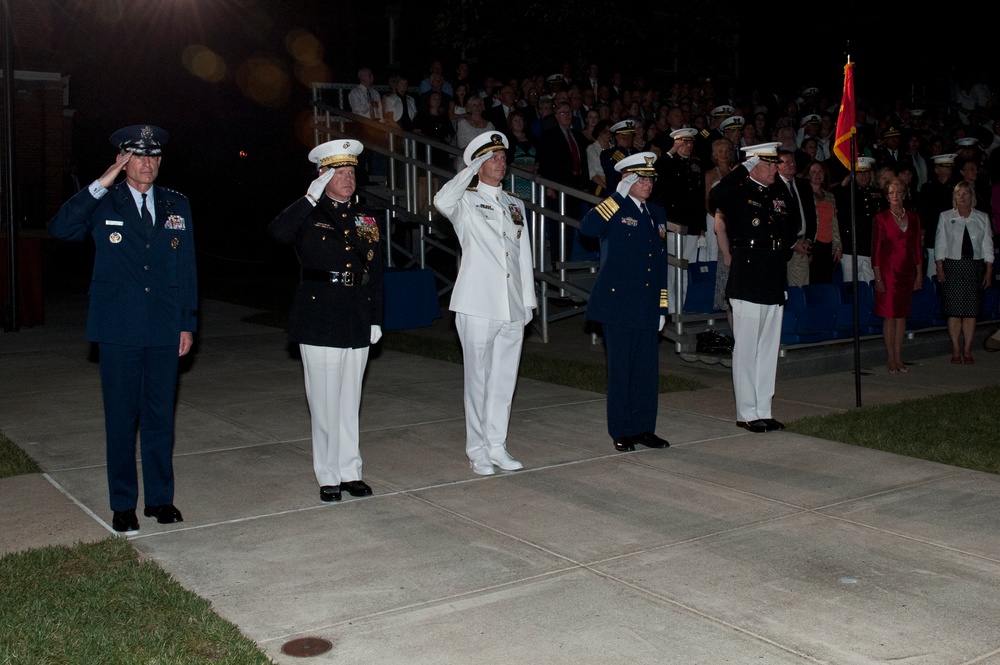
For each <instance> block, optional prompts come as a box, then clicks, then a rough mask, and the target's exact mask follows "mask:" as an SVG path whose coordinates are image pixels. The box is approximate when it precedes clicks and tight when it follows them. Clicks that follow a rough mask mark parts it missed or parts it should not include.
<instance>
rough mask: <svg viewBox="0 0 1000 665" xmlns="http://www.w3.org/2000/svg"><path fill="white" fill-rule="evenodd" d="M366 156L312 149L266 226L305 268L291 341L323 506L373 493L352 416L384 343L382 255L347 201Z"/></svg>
mask: <svg viewBox="0 0 1000 665" xmlns="http://www.w3.org/2000/svg"><path fill="white" fill-rule="evenodd" d="M362 150H363V146H362V145H361V142H360V141H354V140H350V139H337V140H335V141H328V142H326V143H323V144H322V145H319V146H316V147H315V148H313V149H312V151H311V152H310V153H309V161H311V162H313V163H315V164H316V167H317V169H318V171H319V176H318V177H317V178H316V179H315V180H314V181H313V182H312V184H311V185H309V188H308V190H306V195H305V196H303V197H301V198H300V199H298V200H296V201H295V202H294V203H292V205H290V206H288V207H287V208H285V210H284V211H283V212H282V213H281V214H279V215H278V216H277V217H275V218H274V221H272V222H271V224H270V225H269V226H268V231H269V232H270V233H271V236H272V237H273V238H274V239H275V240H277V241H278V242H281V243H286V244H290V245H292V246H294V247H295V254H296V256H297V257H298V259H299V265H300V266H301V281H300V282H299V286H298V288H297V289H296V291H295V299H294V301H293V302H292V311H291V313H290V314H289V317H288V337H289V340H290V341H291V342H293V343H296V344H298V345H299V352H300V354H301V356H302V368H303V370H304V374H305V387H306V399H307V401H308V402H309V414H310V418H311V422H312V448H313V471H314V473H315V474H316V480H317V482H318V483H319V486H320V491H319V498H320V500H321V501H325V502H332V501H340V499H341V493H342V492H347V493H348V494H350V495H351V496H369V495H371V493H372V489H371V487H369V486H368V484H367V483H365V482H364V481H363V480H362V479H361V452H360V446H359V437H360V432H359V424H358V414H359V410H360V408H361V381H362V378H363V377H364V373H365V366H366V365H367V364H368V352H369V349H370V348H371V345H372V344H375V343H376V342H378V340H379V339H380V338H381V337H382V250H381V247H380V245H379V237H380V236H379V228H378V224H377V223H376V220H375V215H374V213H373V212H372V211H371V210H369V209H367V208H365V207H363V206H359V205H358V204H357V203H356V202H355V201H353V200H352V199H353V198H354V191H355V189H356V188H357V181H356V179H355V175H354V170H355V168H356V167H357V165H358V155H359V154H361V151H362Z"/></svg>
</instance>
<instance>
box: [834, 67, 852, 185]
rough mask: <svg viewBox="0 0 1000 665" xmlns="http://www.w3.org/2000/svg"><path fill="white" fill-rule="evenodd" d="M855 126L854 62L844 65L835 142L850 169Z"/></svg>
mask: <svg viewBox="0 0 1000 665" xmlns="http://www.w3.org/2000/svg"><path fill="white" fill-rule="evenodd" d="M856 131H857V130H856V129H855V126H854V63H853V62H848V63H847V64H846V65H844V97H843V99H841V100H840V113H838V114H837V137H836V139H835V140H834V142H833V153H834V154H835V155H837V159H839V160H840V162H841V164H843V165H844V166H846V167H847V168H848V169H850V168H851V163H852V162H853V161H854V153H853V151H852V150H851V138H852V137H853V136H854V134H855V133H856Z"/></svg>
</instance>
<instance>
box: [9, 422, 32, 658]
mask: <svg viewBox="0 0 1000 665" xmlns="http://www.w3.org/2000/svg"><path fill="white" fill-rule="evenodd" d="M41 471H42V470H41V469H40V468H39V466H38V464H37V463H36V462H35V460H33V459H31V456H30V455H28V453H26V452H24V451H23V450H21V449H20V448H18V447H17V446H15V445H14V444H13V443H12V442H11V440H10V439H8V438H7V437H6V436H4V434H3V432H0V478H10V477H11V476H20V475H23V474H25V473H41ZM2 662H4V661H3V660H0V663H2Z"/></svg>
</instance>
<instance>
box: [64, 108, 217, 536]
mask: <svg viewBox="0 0 1000 665" xmlns="http://www.w3.org/2000/svg"><path fill="white" fill-rule="evenodd" d="M167 138H168V136H167V133H166V132H165V131H163V130H162V129H160V128H159V127H153V126H151V125H136V126H133V127H126V128H124V129H120V130H118V131H117V132H115V133H114V134H113V135H112V136H111V143H112V145H114V146H115V148H116V149H117V150H118V151H119V153H118V157H117V158H116V159H115V163H114V164H112V165H111V166H110V167H108V170H107V171H105V172H104V175H102V176H101V177H100V178H98V179H97V180H95V181H94V182H93V183H91V184H90V186H89V187H88V188H87V189H84V190H82V191H80V192H79V193H78V194H77V195H76V196H74V197H73V198H72V199H70V200H69V201H67V202H66V203H65V204H64V205H63V206H62V208H60V209H59V212H58V213H57V214H56V216H55V217H53V218H52V220H51V221H50V222H49V231H50V232H51V233H52V235H53V236H54V237H56V238H59V239H61V240H73V241H82V240H84V239H85V238H87V237H88V236H89V237H90V238H92V239H93V241H94V245H95V247H96V254H95V257H94V272H93V277H92V279H91V283H90V310H89V312H88V315H87V333H86V335H87V339H88V340H89V341H91V342H97V343H98V345H99V349H100V372H101V388H102V392H103V395H104V421H105V430H106V435H107V465H108V493H109V495H110V503H111V510H112V511H114V517H113V519H112V522H111V526H112V527H113V528H114V530H115V531H122V532H126V533H128V532H135V531H137V530H138V529H139V520H138V518H137V517H136V514H135V508H136V504H137V502H138V496H139V485H138V478H137V473H136V465H135V444H136V439H135V435H136V428H137V427H138V430H139V439H140V441H141V443H142V484H143V495H144V499H145V504H146V505H145V515H146V517H155V518H156V521H157V522H159V523H161V524H170V523H173V522H181V521H183V518H182V517H181V513H180V511H179V510H177V508H175V507H174V505H173V501H174V470H173V448H174V398H175V394H176V390H177V358H178V357H179V356H183V355H186V354H187V353H188V352H189V351H190V350H191V346H192V343H193V341H194V332H195V329H196V324H197V314H198V312H197V310H198V288H197V278H196V273H195V253H194V231H193V229H192V228H191V206H190V204H189V203H188V200H187V198H186V197H184V196H183V195H182V194H179V193H177V192H175V191H172V190H169V189H166V188H164V187H160V186H155V187H154V186H153V181H155V180H156V177H157V176H158V175H159V170H160V160H161V152H162V147H163V146H164V145H165V144H166V143H167ZM122 171H124V172H125V180H124V182H120V183H118V184H115V179H116V178H117V177H118V174H119V173H121V172H122Z"/></svg>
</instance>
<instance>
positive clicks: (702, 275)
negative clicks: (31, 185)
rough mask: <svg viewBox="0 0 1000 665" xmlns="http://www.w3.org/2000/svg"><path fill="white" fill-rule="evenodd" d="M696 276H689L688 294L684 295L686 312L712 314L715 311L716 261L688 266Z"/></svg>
mask: <svg viewBox="0 0 1000 665" xmlns="http://www.w3.org/2000/svg"><path fill="white" fill-rule="evenodd" d="M688 265H689V267H691V270H692V272H693V273H694V274H691V275H689V277H688V283H687V293H685V294H684V311H685V312H700V313H704V314H711V313H712V312H714V311H715V271H716V266H717V265H718V264H717V263H716V262H715V261H701V262H698V263H694V262H692V263H690V264H688Z"/></svg>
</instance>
